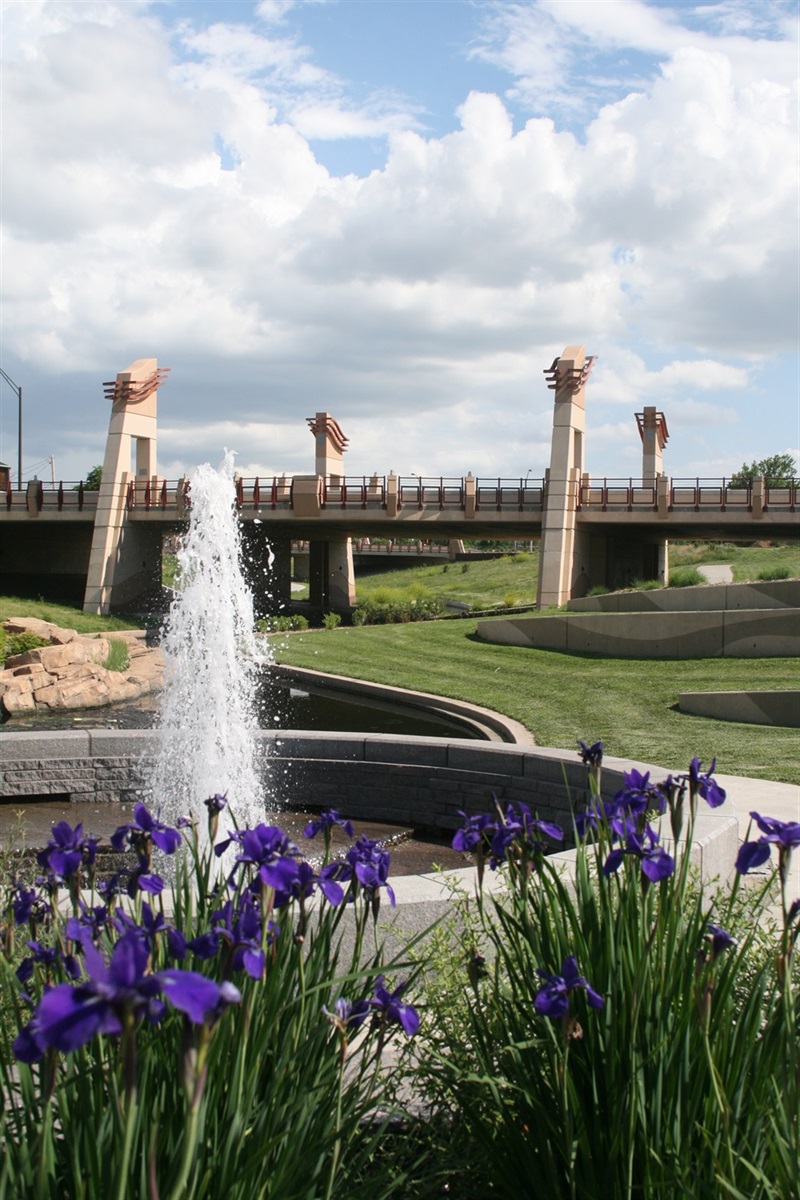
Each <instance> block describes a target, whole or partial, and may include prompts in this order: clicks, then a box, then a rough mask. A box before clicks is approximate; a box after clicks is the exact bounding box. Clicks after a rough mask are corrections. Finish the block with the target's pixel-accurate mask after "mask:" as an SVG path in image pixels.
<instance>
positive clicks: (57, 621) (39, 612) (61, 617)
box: [0, 596, 135, 633]
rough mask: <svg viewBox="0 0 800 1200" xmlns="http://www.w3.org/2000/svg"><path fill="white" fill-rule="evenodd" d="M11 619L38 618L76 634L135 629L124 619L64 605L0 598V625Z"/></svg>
mask: <svg viewBox="0 0 800 1200" xmlns="http://www.w3.org/2000/svg"><path fill="white" fill-rule="evenodd" d="M11 617H38V618H39V620H40V621H52V622H53V624H54V625H61V626H62V627H63V628H64V629H76V630H77V631H78V633H99V632H102V631H104V630H114V629H134V628H135V622H133V621H128V620H126V619H125V618H124V617H95V616H93V615H92V614H91V613H85V612H81V610H80V609H79V608H70V607H69V606H68V605H66V604H50V603H49V602H48V601H46V600H27V599H24V598H23V597H21V596H0V624H2V622H3V621H8V620H9V619H10V618H11Z"/></svg>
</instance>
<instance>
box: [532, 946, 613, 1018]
mask: <svg viewBox="0 0 800 1200" xmlns="http://www.w3.org/2000/svg"><path fill="white" fill-rule="evenodd" d="M536 974H537V975H541V977H542V979H545V980H547V982H546V983H545V985H544V987H543V988H542V989H541V991H539V992H537V993H536V998H535V999H534V1002H533V1007H534V1009H535V1010H536V1012H537V1013H538V1014H539V1016H540V1017H564V1016H566V1015H567V1013H568V1012H569V993H570V992H571V991H574V989H575V988H583V990H584V991H585V992H586V999H587V1000H588V1002H589V1004H590V1005H591V1006H592V1008H602V1007H603V1004H604V1000H603V997H602V996H601V995H599V994H598V993H597V992H596V991H595V990H594V988H593V987H592V986H591V984H590V983H589V982H588V981H587V980H586V979H584V977H583V975H581V974H580V973H579V971H578V963H577V960H576V958H575V957H574V955H572V954H570V955H569V956H568V957H567V958H565V959H564V962H563V964H562V966H561V974H560V975H549V974H548V973H547V971H543V970H542V969H541V968H538V969H537V971H536Z"/></svg>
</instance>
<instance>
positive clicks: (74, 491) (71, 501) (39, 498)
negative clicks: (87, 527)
mask: <svg viewBox="0 0 800 1200" xmlns="http://www.w3.org/2000/svg"><path fill="white" fill-rule="evenodd" d="M32 485H34V486H32ZM29 494H30V495H31V496H32V499H33V503H34V505H35V506H36V511H37V512H47V513H51V512H68V513H69V512H84V511H88V512H94V511H95V509H96V508H97V496H98V492H97V490H96V489H91V488H87V487H85V486H84V483H83V481H82V480H77V481H75V482H73V481H72V480H69V481H65V480H61V481H60V482H59V483H47V482H45V480H43V479H34V480H31V481H30V482H29V483H26V484H25V486H24V487H22V488H12V486H11V484H10V482H9V484H8V485H7V487H6V490H5V507H6V512H20V513H21V512H28V496H29Z"/></svg>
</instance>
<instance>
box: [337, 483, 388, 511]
mask: <svg viewBox="0 0 800 1200" xmlns="http://www.w3.org/2000/svg"><path fill="white" fill-rule="evenodd" d="M322 507H323V508H386V478H385V477H384V476H381V475H360V476H359V475H347V476H344V477H343V478H342V479H341V480H340V482H339V483H327V482H326V483H323V485H322Z"/></svg>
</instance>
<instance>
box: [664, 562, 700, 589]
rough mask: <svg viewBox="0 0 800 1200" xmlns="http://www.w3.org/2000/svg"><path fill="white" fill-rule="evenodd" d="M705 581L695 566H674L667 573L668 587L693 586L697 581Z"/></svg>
mask: <svg viewBox="0 0 800 1200" xmlns="http://www.w3.org/2000/svg"><path fill="white" fill-rule="evenodd" d="M705 582H706V581H705V579H704V578H703V576H702V575H701V574H700V572H699V571H698V570H697V567H675V568H674V569H673V570H672V571H670V573H669V586H670V587H675V588H677V587H694V586H695V585H696V584H698V583H705Z"/></svg>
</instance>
